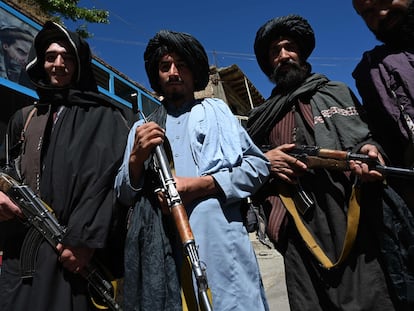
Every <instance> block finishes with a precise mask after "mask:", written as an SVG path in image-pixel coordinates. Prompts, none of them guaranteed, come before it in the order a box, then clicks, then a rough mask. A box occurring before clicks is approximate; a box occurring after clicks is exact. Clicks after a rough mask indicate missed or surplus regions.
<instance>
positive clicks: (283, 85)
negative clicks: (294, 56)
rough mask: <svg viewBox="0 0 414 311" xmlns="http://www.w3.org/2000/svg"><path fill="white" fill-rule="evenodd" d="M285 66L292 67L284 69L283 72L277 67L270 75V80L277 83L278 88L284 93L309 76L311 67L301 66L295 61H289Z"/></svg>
mask: <svg viewBox="0 0 414 311" xmlns="http://www.w3.org/2000/svg"><path fill="white" fill-rule="evenodd" d="M284 66H290V69H289V70H288V71H285V69H284V70H283V72H279V70H278V68H275V69H274V70H273V72H272V74H271V75H270V77H269V78H270V81H272V82H274V83H275V84H276V87H277V90H278V91H279V92H283V93H284V92H288V91H290V90H291V89H293V88H295V87H296V86H298V85H300V84H301V83H302V82H303V81H304V80H305V79H306V78H307V77H308V76H309V68H308V67H307V66H301V65H300V64H298V63H295V62H289V63H288V64H287V65H286V64H285V65H284Z"/></svg>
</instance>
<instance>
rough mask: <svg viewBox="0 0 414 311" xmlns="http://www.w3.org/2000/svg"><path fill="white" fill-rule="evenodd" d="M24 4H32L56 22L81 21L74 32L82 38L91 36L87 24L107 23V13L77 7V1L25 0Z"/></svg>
mask: <svg viewBox="0 0 414 311" xmlns="http://www.w3.org/2000/svg"><path fill="white" fill-rule="evenodd" d="M26 2H28V3H34V4H35V5H37V6H38V7H39V9H40V10H41V11H42V12H44V13H45V14H48V15H50V16H52V17H54V20H55V21H57V22H60V23H61V22H62V20H64V19H66V20H72V21H74V22H78V21H83V24H82V25H81V26H79V27H78V29H77V30H76V31H77V32H78V33H79V34H80V35H81V36H83V37H90V36H91V34H90V33H89V32H88V30H87V23H102V24H108V23H109V20H108V17H109V12H108V11H105V10H101V9H96V8H84V7H79V5H78V3H79V0H26Z"/></svg>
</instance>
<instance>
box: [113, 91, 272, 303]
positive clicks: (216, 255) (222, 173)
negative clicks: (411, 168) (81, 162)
mask: <svg viewBox="0 0 414 311" xmlns="http://www.w3.org/2000/svg"><path fill="white" fill-rule="evenodd" d="M167 111H168V114H167V120H166V135H167V137H168V140H169V142H170V144H171V149H172V154H173V158H174V164H175V170H176V174H177V176H183V177H184V176H185V177H192V176H202V175H207V174H208V175H211V176H213V177H214V179H215V181H216V182H217V184H218V185H219V186H220V188H221V190H222V195H221V196H217V197H210V198H206V199H204V200H201V201H197V202H194V203H193V204H192V205H190V206H186V209H187V213H188V215H189V220H190V225H191V228H192V230H193V234H194V237H195V240H196V243H197V245H198V246H199V248H198V250H199V255H200V259H201V260H202V261H203V262H204V263H205V265H206V268H207V278H208V283H209V286H210V288H211V290H212V295H213V308H214V310H241V311H243V310H246V311H247V310H249V311H250V310H258V311H260V310H268V305H267V302H266V299H265V295H264V289H263V285H262V280H261V276H260V271H259V267H258V263H257V260H256V256H255V253H254V250H253V247H252V245H251V242H250V239H249V236H248V233H247V231H246V229H245V227H244V226H243V222H242V216H241V213H240V204H241V200H242V199H243V198H245V197H247V196H249V195H251V194H252V193H254V192H256V190H257V189H258V188H259V187H260V186H261V185H262V183H263V182H265V181H266V180H267V178H268V174H269V163H268V161H267V159H266V158H265V157H264V155H263V154H262V152H261V151H260V150H259V149H258V148H257V147H256V146H255V145H254V144H253V142H252V141H251V139H250V137H249V136H248V134H247V133H246V131H245V130H244V129H243V127H242V126H241V125H240V123H239V121H238V120H237V119H236V118H235V117H234V115H233V114H232V113H231V111H230V109H229V108H228V106H227V105H226V104H225V103H224V102H223V101H221V100H217V99H205V100H203V101H200V102H195V103H194V102H193V103H189V104H188V105H186V106H184V107H182V108H181V109H179V110H176V109H173V108H172V107H168V108H167ZM140 124H142V123H139V122H138V123H136V124H135V125H134V127H133V128H132V130H131V133H130V136H129V138H128V143H127V148H126V153H125V158H124V163H123V164H122V166H121V168H120V170H119V173H118V176H117V179H116V183H115V188H116V191H117V193H118V197H119V198H120V199H121V200H123V202H125V203H127V204H128V203H129V204H131V203H132V202H133V201H134V198H136V197H137V196H139V192H140V190H141V189H133V188H132V187H131V184H130V180H129V171H128V159H129V153H130V151H131V149H132V146H133V143H134V133H135V128H136V127H137V126H139V125H140ZM142 184H144V182H143V181H142ZM128 200H129V201H128ZM179 244H180V243H179V242H178V243H177V247H181V246H180V245H179ZM177 253H180V252H177Z"/></svg>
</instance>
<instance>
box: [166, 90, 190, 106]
mask: <svg viewBox="0 0 414 311" xmlns="http://www.w3.org/2000/svg"><path fill="white" fill-rule="evenodd" d="M164 97H165V98H166V99H167V100H168V101H169V102H172V103H173V102H177V101H181V100H183V99H185V98H186V96H185V94H184V93H183V92H179V91H176V90H172V91H170V92H165V94H164Z"/></svg>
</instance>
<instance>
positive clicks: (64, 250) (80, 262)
mask: <svg viewBox="0 0 414 311" xmlns="http://www.w3.org/2000/svg"><path fill="white" fill-rule="evenodd" d="M56 249H57V251H58V253H59V254H60V256H59V261H60V262H61V263H62V266H63V267H64V268H66V269H67V270H68V271H70V272H73V273H79V272H81V271H82V270H83V269H84V268H85V267H86V266H87V265H88V264H89V263H90V261H91V259H92V256H93V254H94V252H95V250H94V249H92V248H87V247H71V246H64V245H63V244H60V243H59V244H58V245H57V246H56Z"/></svg>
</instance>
